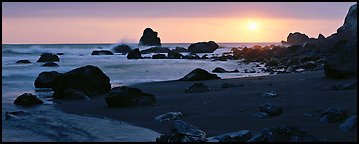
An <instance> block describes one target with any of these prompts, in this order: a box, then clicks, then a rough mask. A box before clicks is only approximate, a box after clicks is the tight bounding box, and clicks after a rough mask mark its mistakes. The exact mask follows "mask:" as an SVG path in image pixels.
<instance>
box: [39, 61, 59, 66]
mask: <svg viewBox="0 0 359 144" xmlns="http://www.w3.org/2000/svg"><path fill="white" fill-rule="evenodd" d="M41 66H44V67H58V66H59V65H58V64H57V63H54V62H47V63H45V64H43V65H41Z"/></svg>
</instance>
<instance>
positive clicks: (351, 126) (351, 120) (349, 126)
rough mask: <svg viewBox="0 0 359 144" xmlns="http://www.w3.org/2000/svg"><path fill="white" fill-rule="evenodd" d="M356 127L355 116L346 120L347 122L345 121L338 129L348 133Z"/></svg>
mask: <svg viewBox="0 0 359 144" xmlns="http://www.w3.org/2000/svg"><path fill="white" fill-rule="evenodd" d="M356 126H357V116H356V115H355V116H352V117H350V118H348V119H347V120H345V121H344V122H343V123H342V124H341V125H340V126H339V129H340V130H341V131H343V132H349V131H351V130H352V129H354V127H356Z"/></svg>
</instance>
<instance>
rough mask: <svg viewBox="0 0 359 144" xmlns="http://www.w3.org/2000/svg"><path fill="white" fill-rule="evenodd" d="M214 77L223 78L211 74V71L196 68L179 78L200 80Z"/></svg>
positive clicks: (182, 79)
mask: <svg viewBox="0 0 359 144" xmlns="http://www.w3.org/2000/svg"><path fill="white" fill-rule="evenodd" d="M212 79H221V78H220V77H218V76H217V75H216V74H211V73H209V72H207V71H206V70H204V69H200V68H196V69H194V70H192V71H191V72H190V73H188V74H187V75H185V76H184V77H183V78H181V79H179V80H180V81H199V80H212Z"/></svg>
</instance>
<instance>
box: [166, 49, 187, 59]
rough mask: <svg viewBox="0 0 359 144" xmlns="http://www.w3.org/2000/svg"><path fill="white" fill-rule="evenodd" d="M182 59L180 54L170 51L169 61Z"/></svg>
mask: <svg viewBox="0 0 359 144" xmlns="http://www.w3.org/2000/svg"><path fill="white" fill-rule="evenodd" d="M182 57H183V55H182V54H180V53H179V52H175V51H170V52H168V54H167V58H168V59H181V58H182Z"/></svg>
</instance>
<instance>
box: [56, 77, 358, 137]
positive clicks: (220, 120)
mask: <svg viewBox="0 0 359 144" xmlns="http://www.w3.org/2000/svg"><path fill="white" fill-rule="evenodd" d="M352 81H356V79H346V80H329V79H326V78H325V77H324V72H323V71H315V72H304V73H296V74H281V75H270V76H260V77H246V78H235V79H222V80H208V81H192V82H183V81H166V82H151V83H141V84H136V85H132V87H136V88H140V89H141V90H142V91H143V92H146V93H151V94H154V95H155V96H156V98H157V105H156V106H146V107H128V108H108V107H107V104H106V102H105V99H104V97H98V98H96V99H91V100H87V101H72V102H65V103H63V104H59V105H57V107H59V108H60V109H62V110H63V111H65V112H68V113H72V114H88V115H92V116H98V117H108V118H111V119H117V120H121V121H125V122H128V123H130V124H133V125H135V126H140V127H146V128H149V129H152V130H154V131H157V132H159V133H162V134H164V133H167V132H169V130H170V122H164V123H160V122H158V121H156V120H155V119H154V117H156V116H158V115H160V114H164V113H167V112H182V113H183V118H182V120H184V121H186V122H188V123H190V124H192V125H194V126H197V127H198V128H200V129H202V130H203V131H205V132H206V133H207V137H210V136H215V135H220V134H223V133H229V132H236V131H240V130H251V131H252V132H253V133H257V132H258V131H259V130H261V129H263V128H267V127H275V126H289V125H292V126H298V127H300V128H303V129H304V130H306V131H307V132H308V133H309V134H314V135H315V136H317V137H319V138H320V139H321V140H322V141H357V136H356V135H357V130H356V128H355V130H353V131H351V132H342V131H340V130H339V129H338V128H339V125H340V124H341V123H340V122H339V123H329V124H322V123H320V122H319V118H320V115H321V112H322V111H324V110H325V109H326V108H328V107H330V106H341V107H343V108H344V109H345V110H346V112H347V114H348V117H349V116H351V115H357V89H354V90H328V89H326V87H331V86H333V85H336V84H342V83H347V82H352ZM196 82H202V83H203V84H205V85H207V86H208V87H210V88H211V91H209V92H202V93H191V94H190V93H185V92H184V90H185V89H186V88H188V87H189V86H191V85H193V84H194V83H196ZM223 83H231V84H235V85H236V86H237V87H230V88H221V85H222V84H223ZM240 85H242V86H240ZM269 90H274V91H275V92H277V93H278V95H279V96H278V97H274V98H264V97H262V94H264V93H265V92H267V91H269ZM267 102H271V103H275V104H278V105H280V106H281V107H282V108H283V114H281V115H279V116H275V117H270V118H266V119H262V118H257V117H253V116H252V114H253V113H255V112H258V111H259V105H261V104H264V103H267ZM303 113H310V114H312V115H313V116H311V117H306V116H304V115H303Z"/></svg>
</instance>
